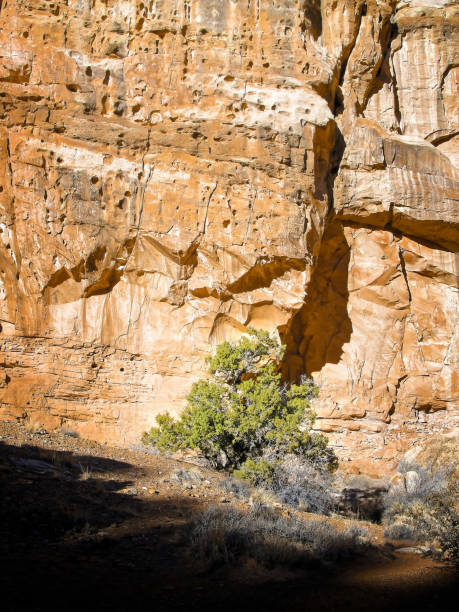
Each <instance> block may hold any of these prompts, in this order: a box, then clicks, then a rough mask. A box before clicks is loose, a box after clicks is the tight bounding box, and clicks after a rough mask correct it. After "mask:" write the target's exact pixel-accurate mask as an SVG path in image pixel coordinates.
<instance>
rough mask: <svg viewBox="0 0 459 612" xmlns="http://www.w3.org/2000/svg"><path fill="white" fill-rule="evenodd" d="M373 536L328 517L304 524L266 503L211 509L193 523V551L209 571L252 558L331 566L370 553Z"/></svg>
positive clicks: (291, 564)
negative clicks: (247, 507)
mask: <svg viewBox="0 0 459 612" xmlns="http://www.w3.org/2000/svg"><path fill="white" fill-rule="evenodd" d="M368 536H369V534H368V533H367V532H366V531H364V530H362V529H360V528H359V529H356V528H355V527H351V528H348V529H344V530H338V529H337V528H335V527H334V526H333V525H332V524H331V523H330V521H328V520H327V519H322V520H316V521H300V520H298V519H297V518H293V517H289V518H288V517H286V516H284V515H283V514H282V513H281V512H279V511H277V510H275V509H273V508H269V507H267V506H266V505H263V504H262V503H259V502H258V503H256V504H254V505H253V507H252V509H251V510H250V511H248V512H247V511H243V510H238V509H235V508H231V507H230V508H224V509H222V508H220V507H217V506H210V507H208V508H207V509H206V510H205V511H204V512H203V513H202V514H200V515H199V516H197V517H196V518H195V519H194V521H193V522H192V524H191V548H192V551H193V553H194V554H195V555H196V556H197V557H198V558H200V559H202V560H203V561H204V562H205V563H206V564H207V566H208V568H209V569H212V568H214V567H217V566H219V565H240V564H242V563H243V562H245V561H247V560H249V559H253V560H254V561H256V562H257V563H259V564H260V565H263V566H265V567H268V568H272V567H276V566H279V567H289V568H299V567H305V566H309V565H311V564H312V565H323V564H325V565H330V564H334V563H337V562H339V561H340V560H342V559H345V558H348V557H353V556H355V555H357V554H362V553H363V552H365V551H367V550H368V548H369V546H370V539H369V537H368Z"/></svg>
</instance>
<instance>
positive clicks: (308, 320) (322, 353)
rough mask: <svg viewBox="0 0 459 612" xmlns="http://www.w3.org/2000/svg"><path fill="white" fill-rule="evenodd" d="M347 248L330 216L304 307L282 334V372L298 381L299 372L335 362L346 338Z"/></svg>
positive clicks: (348, 330) (349, 328)
mask: <svg viewBox="0 0 459 612" xmlns="http://www.w3.org/2000/svg"><path fill="white" fill-rule="evenodd" d="M349 262H350V249H349V245H348V243H347V241H346V238H345V236H344V230H343V227H342V225H341V223H340V222H339V221H337V220H334V219H332V220H331V221H330V222H329V223H328V225H327V228H326V230H325V233H324V236H323V239H322V245H321V249H320V253H319V260H318V263H317V266H316V267H315V269H314V272H313V274H312V278H311V282H310V283H309V286H308V295H307V297H306V301H305V304H304V306H303V307H302V308H301V309H300V310H299V311H298V312H297V313H296V314H295V316H294V317H293V318H292V320H291V321H290V324H289V325H288V326H287V328H286V330H285V331H284V333H283V337H282V341H283V343H284V344H286V346H287V350H286V354H285V357H284V362H283V372H284V375H285V377H286V378H287V379H289V380H298V378H299V376H300V375H301V374H303V373H306V374H308V375H310V374H311V372H317V371H320V370H321V369H322V368H323V367H324V365H325V364H327V363H338V362H339V360H340V358H341V355H342V352H343V351H342V348H343V345H344V344H345V343H346V342H348V341H349V339H350V337H351V333H352V323H351V320H350V318H349V315H348V312H347V306H348V298H349V291H348V270H349Z"/></svg>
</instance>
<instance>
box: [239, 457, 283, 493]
mask: <svg viewBox="0 0 459 612" xmlns="http://www.w3.org/2000/svg"><path fill="white" fill-rule="evenodd" d="M274 474H275V466H274V465H273V463H270V462H269V461H267V460H266V459H263V458H261V459H251V458H250V457H249V458H248V459H246V460H245V461H244V463H243V464H242V466H241V468H240V469H239V470H234V476H235V477H236V478H240V479H241V480H247V482H249V483H250V484H251V485H253V486H254V487H258V486H260V485H261V486H266V484H270V483H272V482H273V479H274Z"/></svg>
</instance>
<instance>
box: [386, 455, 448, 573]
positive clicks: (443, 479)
mask: <svg viewBox="0 0 459 612" xmlns="http://www.w3.org/2000/svg"><path fill="white" fill-rule="evenodd" d="M454 468H455V466H451V467H450V468H449V469H448V468H442V469H434V467H433V466H432V465H427V466H424V467H423V466H420V465H419V464H417V463H409V462H404V461H402V462H401V463H400V465H399V467H398V472H399V474H400V476H401V482H399V483H398V484H397V485H396V486H393V487H391V489H390V490H389V491H388V493H387V495H386V497H385V509H384V515H383V521H384V523H385V526H386V528H385V535H386V537H392V538H395V539H398V538H408V539H414V540H418V541H422V542H426V543H434V544H436V545H437V546H438V547H439V549H440V551H441V554H442V556H443V557H445V558H447V559H449V560H451V561H454V562H456V563H457V562H458V560H459V514H458V512H457V505H458V484H457V481H456V480H454V479H451V474H452V472H453V470H454Z"/></svg>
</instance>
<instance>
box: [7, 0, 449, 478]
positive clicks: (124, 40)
mask: <svg viewBox="0 0 459 612" xmlns="http://www.w3.org/2000/svg"><path fill="white" fill-rule="evenodd" d="M458 21H459V19H458V9H457V7H456V5H455V3H453V2H448V1H447V0H436V1H435V2H434V1H433V0H413V1H409V0H408V1H405V2H398V3H397V2H395V1H394V0H391V1H387V0H384V1H382V0H380V1H378V2H376V1H373V0H370V1H369V2H363V1H362V0H338V1H336V0H334V1H333V2H332V1H331V0H322V1H320V0H312V1H307V2H306V1H304V0H273V1H272V2H260V1H259V0H253V1H251V0H228V1H225V2H222V1H221V0H195V1H193V2H191V1H190V0H184V1H183V2H178V3H176V2H171V1H170V0H153V1H151V2H146V3H140V2H136V1H135V0H124V1H114V0H107V1H104V2H101V1H99V0H91V1H89V0H82V1H79V2H63V1H59V0H56V1H55V2H54V3H51V4H50V3H45V2H41V1H40V0H37V1H35V0H9V1H8V2H3V3H0V238H1V240H0V322H1V333H0V345H1V348H2V357H1V363H0V366H1V369H0V406H1V412H2V415H3V417H4V418H25V417H27V418H29V419H31V420H33V421H36V422H37V423H40V424H43V425H44V426H46V427H49V428H50V427H66V428H71V429H73V430H75V431H77V432H79V433H80V434H81V435H84V436H86V437H90V438H95V439H98V440H107V441H111V442H116V443H119V444H131V443H134V442H137V441H138V439H139V437H140V434H141V432H142V431H144V430H145V429H146V428H147V427H149V426H150V425H151V424H152V423H153V422H154V419H155V416H156V415H157V414H158V413H159V412H162V411H164V410H169V411H170V412H172V413H173V414H178V413H179V412H180V410H181V409H182V407H183V405H184V400H185V397H186V395H187V393H188V391H189V389H190V386H191V384H192V382H193V381H194V380H196V379H198V378H199V377H200V376H202V373H203V371H204V369H205V363H204V358H205V356H206V355H207V354H208V352H209V351H211V350H212V347H213V346H215V345H216V344H217V343H219V342H221V341H223V340H226V339H235V338H238V337H239V336H240V335H241V333H243V332H244V330H245V329H246V327H247V326H248V325H253V326H255V327H262V328H267V329H269V330H272V331H274V330H277V332H278V333H279V335H280V337H281V338H282V341H283V342H284V343H285V344H286V345H287V352H286V357H285V361H284V363H283V371H284V373H285V376H287V377H289V378H291V379H295V378H296V377H298V376H299V375H300V374H302V373H304V372H306V373H308V374H311V375H313V376H314V378H315V379H316V380H317V381H318V382H319V383H320V385H321V393H320V397H319V400H318V403H317V406H316V408H317V411H318V414H319V419H318V421H317V428H318V429H319V430H322V431H325V432H328V435H329V436H330V438H331V439H332V441H333V443H334V444H335V446H336V448H337V451H338V454H339V455H340V456H341V458H342V460H343V461H344V462H347V461H349V469H352V470H356V471H358V470H364V471H367V472H372V473H384V472H385V471H388V470H389V469H390V468H391V467H392V465H393V463H394V462H395V461H396V460H397V459H398V458H399V457H400V456H401V454H402V453H403V452H405V450H406V449H407V448H408V447H409V446H410V445H411V444H412V442H413V440H422V439H424V438H426V437H429V436H432V435H434V434H435V435H436V434H445V433H446V434H448V433H451V431H452V430H453V428H454V425H455V418H457V414H458V403H459V400H458V397H459V391H458V387H459V384H458V369H457V365H458V364H457V359H458V354H459V350H458V349H459V341H458V333H457V329H458V322H459V321H458V319H459V316H458V310H459V309H458V299H457V292H458V289H457V277H458V255H457V251H458V245H459V239H458V238H459V215H458V210H459V208H458V201H457V199H458V196H457V194H458V169H457V164H458V161H459V145H458V138H459V137H458V134H459V127H458V124H459V119H458V112H457V76H458V71H459V68H458V66H459V60H458V55H459V53H458V41H457V31H458V29H457V25H458Z"/></svg>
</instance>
